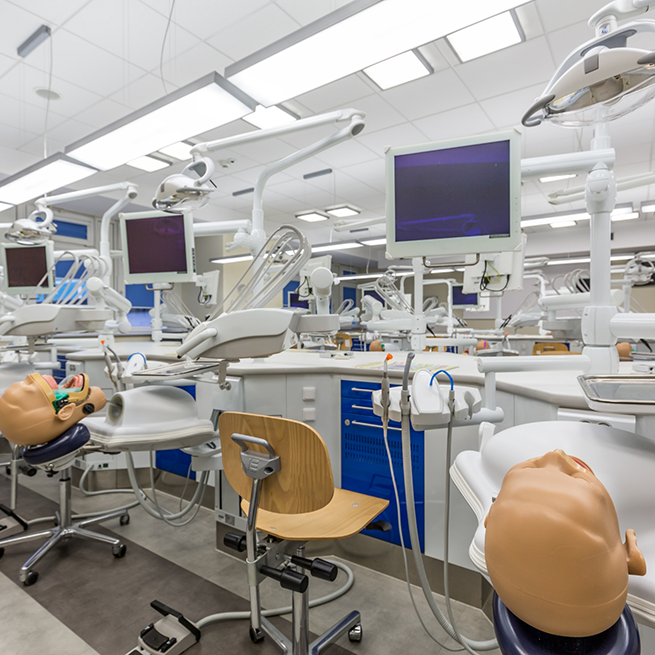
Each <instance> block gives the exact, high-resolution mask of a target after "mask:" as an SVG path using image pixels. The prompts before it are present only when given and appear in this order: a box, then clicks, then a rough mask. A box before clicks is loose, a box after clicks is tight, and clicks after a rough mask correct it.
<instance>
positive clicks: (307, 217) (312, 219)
mask: <svg viewBox="0 0 655 655" xmlns="http://www.w3.org/2000/svg"><path fill="white" fill-rule="evenodd" d="M296 218H299V219H300V220H301V221H307V222H308V223H318V222H319V221H327V220H328V218H329V216H326V215H325V214H320V213H319V212H307V213H306V214H296Z"/></svg>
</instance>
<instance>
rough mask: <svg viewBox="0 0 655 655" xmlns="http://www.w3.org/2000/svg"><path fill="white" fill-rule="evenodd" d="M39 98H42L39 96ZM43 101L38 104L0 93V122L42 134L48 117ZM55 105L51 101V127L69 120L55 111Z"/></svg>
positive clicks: (49, 123) (49, 120)
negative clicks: (40, 104)
mask: <svg viewBox="0 0 655 655" xmlns="http://www.w3.org/2000/svg"><path fill="white" fill-rule="evenodd" d="M0 88H1V84H0ZM35 97H36V96H35ZM37 100H40V99H39V98H37ZM41 103H42V106H36V105H31V104H28V103H27V102H21V101H20V100H16V99H15V98H10V97H9V96H6V95H0V122H2V123H4V124H5V125H8V126H13V127H15V128H17V129H23V130H27V131H28V132H31V133H33V134H41V133H43V130H44V129H45V117H46V109H45V104H46V103H45V101H43V100H41ZM54 105H55V103H54V102H51V103H50V111H49V112H48V127H49V128H53V127H56V126H57V125H60V124H61V123H63V122H64V121H65V120H67V119H66V118H65V117H64V116H61V115H60V114H58V113H56V112H55V111H54V109H55V107H54Z"/></svg>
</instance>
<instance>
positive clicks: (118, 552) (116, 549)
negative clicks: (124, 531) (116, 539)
mask: <svg viewBox="0 0 655 655" xmlns="http://www.w3.org/2000/svg"><path fill="white" fill-rule="evenodd" d="M126 552H127V546H126V545H125V544H118V546H112V547H111V554H112V555H113V556H114V557H115V558H116V559H120V558H121V557H125V553H126Z"/></svg>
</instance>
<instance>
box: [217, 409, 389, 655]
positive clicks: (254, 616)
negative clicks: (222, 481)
mask: <svg viewBox="0 0 655 655" xmlns="http://www.w3.org/2000/svg"><path fill="white" fill-rule="evenodd" d="M219 433H220V435H221V447H222V452H223V466H224V471H225V475H226V476H227V479H228V481H229V483H230V485H231V486H232V487H233V488H234V489H235V491H236V492H237V493H238V494H239V495H240V496H241V497H242V498H243V499H244V500H243V501H242V504H241V506H242V509H243V510H244V512H245V513H246V514H247V517H248V518H247V530H246V535H245V536H243V535H239V534H234V533H228V534H227V535H225V539H224V543H225V545H226V546H229V547H231V548H234V549H235V550H238V551H241V552H243V551H246V554H247V558H246V566H247V569H248V585H249V589H250V639H251V640H252V641H253V642H255V643H257V642H260V641H261V640H262V639H264V636H265V635H266V636H268V637H269V638H270V639H271V640H272V641H273V642H274V644H275V645H276V647H278V648H279V649H280V650H281V651H282V652H283V653H284V654H285V655H318V654H319V653H322V652H323V650H324V649H325V648H327V647H328V646H329V645H331V644H333V643H334V642H335V641H336V640H337V639H338V638H339V637H341V636H343V635H346V634H347V635H348V638H349V639H350V641H361V638H362V628H361V616H360V613H359V612H356V611H354V612H351V613H350V614H348V615H347V616H345V617H344V618H343V619H341V620H340V621H338V622H337V623H336V624H335V625H334V626H332V627H331V628H330V629H328V630H327V631H326V632H325V633H323V635H321V636H320V637H318V638H317V639H316V640H315V641H313V642H312V643H310V642H309V595H308V591H307V586H308V583H309V579H308V577H307V575H306V573H310V574H311V575H312V576H314V577H318V578H321V579H323V580H329V581H331V582H333V581H334V580H335V579H336V577H337V573H338V569H337V566H336V565H335V564H333V563H332V562H328V561H325V560H322V559H319V558H316V559H308V558H306V557H305V544H306V542H308V541H315V540H332V539H345V538H346V537H350V536H352V535H354V534H357V533H358V532H360V531H361V530H363V529H364V528H365V527H366V526H367V525H369V524H370V523H371V522H372V521H373V520H374V519H375V518H376V517H377V516H378V515H379V514H380V513H381V512H383V511H384V509H385V508H386V507H387V505H388V504H389V503H388V501H386V500H382V499H380V498H374V497H372V496H366V495H364V494H359V493H355V492H353V491H346V490H344V489H335V487H334V480H333V478H332V467H331V466H330V458H329V455H328V451H327V448H326V446H325V443H324V442H323V440H322V439H321V437H320V435H319V434H318V433H317V432H316V431H315V430H313V429H312V428H310V427H309V426H307V425H305V424H304V423H300V422H298V421H291V420H288V419H283V418H275V417H270V416H258V415H255V414H242V413H238V412H223V413H222V414H221V416H220V418H219ZM258 532H260V533H265V535H266V536H262V535H260V537H259V539H258V535H257V533H258ZM266 577H268V578H271V579H273V580H276V581H278V582H279V583H280V585H281V586H282V588H284V589H288V590H290V591H292V592H293V603H292V606H293V610H292V615H293V616H292V634H293V638H292V639H288V638H287V637H285V636H284V635H283V634H282V633H281V632H280V631H279V630H278V629H277V628H276V627H275V626H274V625H273V624H272V623H270V622H269V621H268V620H267V619H266V618H264V617H262V615H261V603H260V596H259V585H260V583H261V582H262V581H263V580H264V578H266Z"/></svg>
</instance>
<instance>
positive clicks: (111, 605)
mask: <svg viewBox="0 0 655 655" xmlns="http://www.w3.org/2000/svg"><path fill="white" fill-rule="evenodd" d="M21 484H24V485H26V486H27V487H29V488H30V489H32V490H33V491H35V492H37V493H38V494H40V495H41V497H45V498H47V499H51V500H53V501H54V500H56V499H57V493H58V490H57V481H56V478H47V477H46V476H45V475H44V474H43V473H39V474H38V475H37V476H36V477H34V478H25V477H21ZM7 488H8V484H7V482H6V481H5V480H4V479H2V476H0V493H1V492H5V493H6V490H7ZM27 495H28V494H24V496H25V498H27ZM132 498H133V496H131V497H130V496H129V495H127V494H125V495H109V496H99V497H93V498H85V497H83V496H82V495H81V494H80V493H79V492H78V491H77V490H75V491H74V501H73V507H74V510H76V511H80V512H83V511H92V510H99V509H104V508H110V507H114V506H116V505H118V504H122V503H123V502H129V501H130V500H132ZM31 504H32V503H30V505H31ZM46 504H47V505H48V508H46V507H45V505H46ZM25 505H26V507H27V500H26V501H25ZM170 506H171V509H172V508H173V506H174V505H173V504H172V503H171V505H170ZM20 507H21V505H20V496H19V510H20ZM50 507H51V505H50V504H49V503H47V501H44V508H43V511H40V512H39V511H38V508H32V511H36V513H38V514H39V515H43V514H47V511H46V509H49V508H50ZM33 516H34V514H31V515H28V516H27V518H33ZM131 516H132V520H131V522H130V524H129V525H127V526H120V525H119V524H118V521H111V522H108V523H107V524H106V528H107V529H109V530H111V531H112V532H114V533H116V534H119V535H120V536H121V537H122V538H123V539H125V540H126V541H127V542H128V544H129V545H128V554H127V555H126V558H125V560H115V561H113V558H112V557H111V555H110V554H108V553H104V550H105V549H106V547H105V546H104V545H102V544H89V543H88V542H79V544H75V546H72V545H66V546H65V551H66V552H64V551H63V550H62V553H61V554H57V555H50V556H49V557H50V558H51V559H50V560H49V561H47V562H46V561H44V563H43V564H42V565H40V566H39V570H40V573H41V578H40V579H39V581H38V582H37V583H36V585H34V587H30V588H23V587H22V586H18V585H16V584H14V583H13V582H15V581H16V580H17V574H18V570H17V569H18V566H19V565H20V563H21V561H20V557H21V556H22V554H20V553H15V554H13V555H10V554H9V549H7V554H5V558H3V560H2V562H0V571H2V574H0V619H4V620H2V631H1V632H0V653H11V654H12V655H31V654H32V653H37V652H38V653H39V654H40V655H50V654H51V653H52V654H53V655H59V654H64V653H65V654H66V655H78V654H79V655H91V654H95V653H96V652H98V653H99V655H120V653H121V652H122V653H126V652H127V650H128V649H129V645H130V644H131V643H136V632H138V628H139V627H143V626H142V625H141V624H138V619H136V618H135V619H134V621H132V622H130V623H131V624H130V625H125V624H124V623H125V619H124V618H123V619H121V618H120V617H119V614H117V612H118V610H117V609H116V607H117V606H119V605H120V606H123V607H124V606H125V605H126V604H127V605H128V606H130V605H131V604H134V603H135V599H137V597H138V599H137V601H136V602H137V603H138V604H139V605H140V607H139V608H136V607H135V608H134V614H135V617H136V615H137V614H138V615H140V614H142V613H143V616H146V617H147V616H150V618H149V619H148V618H146V619H145V620H144V621H142V623H143V624H144V625H145V623H147V622H148V620H152V619H153V618H155V615H154V613H152V611H151V610H149V608H148V607H147V602H149V601H146V600H145V599H142V598H140V595H141V594H139V593H137V590H136V588H134V587H132V589H130V585H125V586H124V587H122V588H121V591H120V592H119V591H118V590H117V587H120V585H118V586H117V587H116V586H115V587H112V588H111V589H102V588H100V587H99V586H96V585H94V580H93V570H94V566H95V567H98V568H100V567H109V566H113V565H114V564H117V565H119V566H117V567H116V568H115V569H114V570H116V571H117V572H119V571H120V565H121V564H126V565H129V566H130V568H132V567H136V568H134V569H133V573H131V574H129V575H132V576H133V577H134V578H135V580H134V582H135V584H136V583H137V582H138V579H137V578H138V575H139V573H138V571H139V566H140V563H141V564H143V566H145V565H146V563H147V565H148V566H151V567H154V568H153V569H152V570H153V571H155V573H152V574H151V577H153V576H154V577H157V578H161V579H159V580H158V583H157V585H155V587H154V588H155V589H156V590H157V591H156V595H155V596H153V597H158V596H161V597H160V598H159V599H160V600H162V601H163V602H166V600H167V598H170V597H173V598H175V599H176V600H177V601H178V602H177V605H176V608H177V609H180V610H181V611H187V612H188V615H189V618H190V619H192V620H198V619H199V618H200V617H201V616H203V615H207V614H213V613H215V612H220V611H225V610H226V609H237V608H238V609H243V608H244V607H245V606H246V605H245V604H244V603H243V600H241V599H246V598H247V591H248V589H247V584H246V576H245V566H244V564H243V563H242V562H241V561H239V560H237V559H236V558H233V557H231V556H229V555H226V554H224V553H222V552H219V551H217V550H216V549H215V547H214V543H215V524H214V518H213V513H212V512H211V511H209V510H201V512H200V514H199V515H198V516H197V517H196V519H195V520H194V521H193V522H192V523H191V524H190V525H188V526H185V527H182V528H173V527H170V526H168V525H165V524H164V523H162V522H161V521H157V520H155V519H153V518H151V517H149V516H148V515H146V514H145V512H143V510H141V508H138V509H134V510H131ZM71 543H72V542H71ZM20 548H21V549H23V548H25V547H24V546H21V547H20ZM33 549H34V548H33V546H30V548H29V550H25V551H24V553H25V554H28V553H29V551H30V550H33ZM98 549H100V551H103V552H102V553H100V552H99V551H98ZM154 556H157V557H154ZM9 558H11V561H10V559H9ZM96 558H100V559H97V560H96ZM128 559H129V561H128ZM13 561H15V562H16V565H15V569H14V570H10V569H8V566H9V565H10V564H11V562H13ZM94 562H96V563H95V564H94ZM167 563H170V565H174V567H180V568H181V569H184V570H185V571H186V572H188V574H189V576H187V578H185V579H186V580H187V582H186V584H187V585H190V587H191V589H190V590H189V589H185V590H181V589H177V588H169V587H170V585H168V586H167V584H166V579H167V577H168V578H170V579H173V578H174V577H175V578H176V579H177V578H179V577H180V576H173V571H174V570H175V568H174V567H173V568H169V567H167ZM350 566H351V568H352V569H353V571H354V573H355V585H354V587H353V588H352V589H351V591H350V592H349V593H348V594H346V595H345V596H343V597H342V598H340V599H338V600H336V601H334V602H332V603H330V604H328V605H324V606H322V607H319V608H316V609H313V610H312V611H311V616H310V628H311V630H312V631H313V632H315V633H320V632H322V631H323V630H325V629H326V628H328V627H329V626H330V625H331V624H332V623H333V622H334V621H335V620H337V619H338V618H340V617H341V616H343V615H344V614H346V613H347V612H349V611H350V610H352V609H358V610H360V611H361V613H362V621H363V625H364V634H365V637H364V640H363V642H362V643H361V644H350V643H349V642H348V641H347V640H345V639H344V640H342V643H341V644H340V645H341V646H342V647H343V648H344V649H347V650H350V651H352V652H354V653H358V654H359V655H369V654H370V655H373V654H375V655H380V654H385V653H398V652H402V651H403V650H404V649H407V648H408V647H410V648H411V651H412V654H413V655H422V654H423V653H425V654H426V655H427V654H428V653H429V654H430V655H439V654H441V653H444V654H445V653H446V652H448V651H446V650H444V649H441V648H440V647H439V646H437V644H435V643H434V642H433V641H431V640H430V638H429V637H427V635H426V634H425V633H424V632H423V630H422V628H421V626H420V624H419V622H418V620H417V618H416V616H415V614H414V610H413V609H412V606H411V603H410V600H409V596H408V592H407V587H406V586H405V584H404V583H403V582H401V581H399V580H396V579H394V578H391V577H388V576H385V575H383V574H380V573H377V572H373V571H370V570H369V569H366V568H364V567H361V566H357V565H350ZM125 568H126V567H125ZM125 568H124V570H125ZM103 570H104V568H103ZM125 574H126V575H128V574H127V573H125ZM7 576H13V577H12V578H11V579H10V578H8V577H7ZM71 577H74V578H76V579H77V581H78V582H77V583H76V585H77V586H75V585H72V583H71V582H70V580H71ZM149 579H150V578H149ZM339 580H342V576H341V575H340V578H339ZM339 580H337V582H336V583H334V584H329V583H325V582H321V581H318V580H312V582H311V585H310V587H311V596H312V597H318V596H322V595H324V594H326V593H329V592H332V591H334V589H335V585H338V584H340V582H339ZM64 582H66V584H64ZM58 583H59V585H60V587H61V588H62V591H63V589H64V588H65V589H66V593H67V594H69V595H75V596H77V595H78V594H79V596H80V597H81V598H82V599H84V598H87V599H88V607H89V608H92V607H93V608H95V610H94V611H93V612H92V615H91V617H89V621H88V622H87V623H89V622H91V623H92V622H93V621H102V620H103V619H104V620H106V621H108V622H109V624H108V625H109V626H110V627H112V628H114V629H115V631H116V637H115V643H113V644H110V643H108V641H109V640H110V636H108V634H109V635H111V632H110V633H107V632H106V631H107V629H108V628H105V629H104V631H103V635H102V639H100V637H99V636H98V635H96V634H95V633H94V634H93V635H92V636H93V637H94V638H96V640H95V641H94V639H93V638H91V637H90V636H89V635H88V634H86V640H85V638H84V634H85V633H84V631H83V630H82V628H79V629H78V630H77V631H73V630H71V629H70V628H69V627H67V625H66V621H67V619H66V616H65V612H63V610H62V611H61V612H60V611H59V606H57V608H56V610H54V611H52V612H50V611H48V610H46V609H45V607H44V606H43V605H41V604H39V602H38V597H39V595H40V594H45V589H46V588H49V589H52V588H53V586H54V587H55V588H57V584H58ZM207 583H213V584H207ZM142 584H145V583H142ZM41 585H42V587H41V591H39V586H41ZM217 588H220V589H217ZM223 590H224V591H225V593H222V592H223ZM167 591H168V592H169V594H168V596H166V592H167ZM262 591H263V593H262V601H263V604H264V605H265V606H266V607H279V606H284V605H288V604H289V596H288V593H287V592H284V591H283V590H280V588H279V586H278V585H277V584H275V583H273V582H270V583H269V582H267V583H265V584H264V588H263V590H262ZM5 592H6V593H5ZM62 595H63V594H62ZM415 598H416V601H417V604H418V606H419V610H420V611H421V613H422V615H423V617H424V620H425V622H426V624H427V625H428V626H429V627H430V629H431V630H432V632H433V634H434V635H435V636H436V637H437V638H438V639H439V640H440V641H442V642H444V641H446V639H445V637H444V635H443V633H442V631H441V630H440V628H439V627H438V625H437V624H436V621H435V620H434V619H433V618H432V617H431V616H429V609H428V608H427V603H426V602H425V600H424V599H423V597H422V595H421V592H420V590H418V589H415ZM149 599H150V600H152V598H149ZM79 600H80V599H79V598H77V599H76V602H78V604H79ZM437 600H438V602H439V604H440V605H441V606H442V607H443V606H444V604H443V599H441V598H440V597H437ZM98 601H101V603H100V604H98ZM49 602H50V603H52V600H50V601H49ZM64 602H67V601H66V599H65V598H62V603H64ZM169 602H170V603H171V604H173V601H169ZM226 602H227V603H229V604H230V605H231V606H230V607H224V606H223V605H224V604H225V603H226ZM46 604H47V603H46V602H45V600H44V605H46ZM73 604H74V603H73ZM237 606H239V607H237ZM100 608H102V609H100ZM149 611H150V612H151V613H150V614H148V612H149ZM454 612H455V620H456V622H457V625H458V628H459V629H460V631H461V632H462V633H464V634H466V635H467V636H469V637H471V638H474V639H489V638H491V637H492V636H493V630H492V627H491V625H490V623H489V621H488V619H487V618H486V617H485V616H484V614H483V613H482V612H481V611H480V610H477V609H473V608H470V607H468V606H466V605H464V604H462V603H457V602H455V603H454ZM98 614H99V615H100V616H98ZM58 616H60V618H58ZM112 616H113V617H114V618H113V620H114V622H116V621H120V622H121V623H123V624H122V625H121V624H118V625H115V626H111V622H112ZM280 621H282V622H284V619H280ZM69 623H70V621H69ZM137 624H138V625H137ZM226 625H227V624H223V625H222V626H221V625H217V626H215V627H212V628H211V637H212V638H211V639H210V640H208V641H204V642H201V644H199V645H198V646H195V647H194V648H193V649H191V650H189V651H188V652H189V653H190V655H194V654H197V655H201V654H202V653H213V652H216V653H219V652H228V651H227V650H224V649H223V648H221V647H219V646H218V644H221V642H223V637H227V628H226V627H225V626H226ZM280 625H284V623H281V624H280ZM286 625H287V627H288V623H287V624H286ZM36 626H38V628H36ZM238 627H239V628H240V629H239V630H238V634H239V635H243V638H244V640H245V641H244V642H243V643H240V644H237V643H234V642H233V643H232V644H231V652H240V653H241V652H250V646H251V644H250V642H249V641H248V640H247V624H246V623H245V622H244V624H243V626H238ZM80 633H83V634H80ZM232 634H234V630H233V629H230V635H232ZM26 635H27V636H26ZM53 635H56V638H54V639H53ZM239 638H240V637H239ZM132 639H134V641H132ZM228 641H232V637H231V638H230V639H229V640H228ZM90 643H92V644H94V646H95V648H96V650H94V649H93V648H92V647H91V646H90ZM447 644H448V645H449V646H450V647H451V648H452V647H453V646H454V644H453V643H452V642H451V641H450V640H448V641H447ZM123 645H127V648H123V650H122V651H121V650H120V647H122V646H123ZM212 645H213V646H214V647H213V648H212V647H211V646H212ZM222 646H227V644H225V643H222ZM235 647H236V648H235ZM255 649H259V650H255V651H253V652H260V653H261V655H265V654H267V653H268V652H269V650H268V648H263V649H262V648H260V647H255ZM339 650H341V649H339V648H337V649H335V650H333V651H332V652H334V653H335V655H337V653H338V651H339ZM270 652H274V651H273V650H272V649H271V651H270ZM342 652H343V651H342ZM498 653H499V651H491V655H497V654H498Z"/></svg>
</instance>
